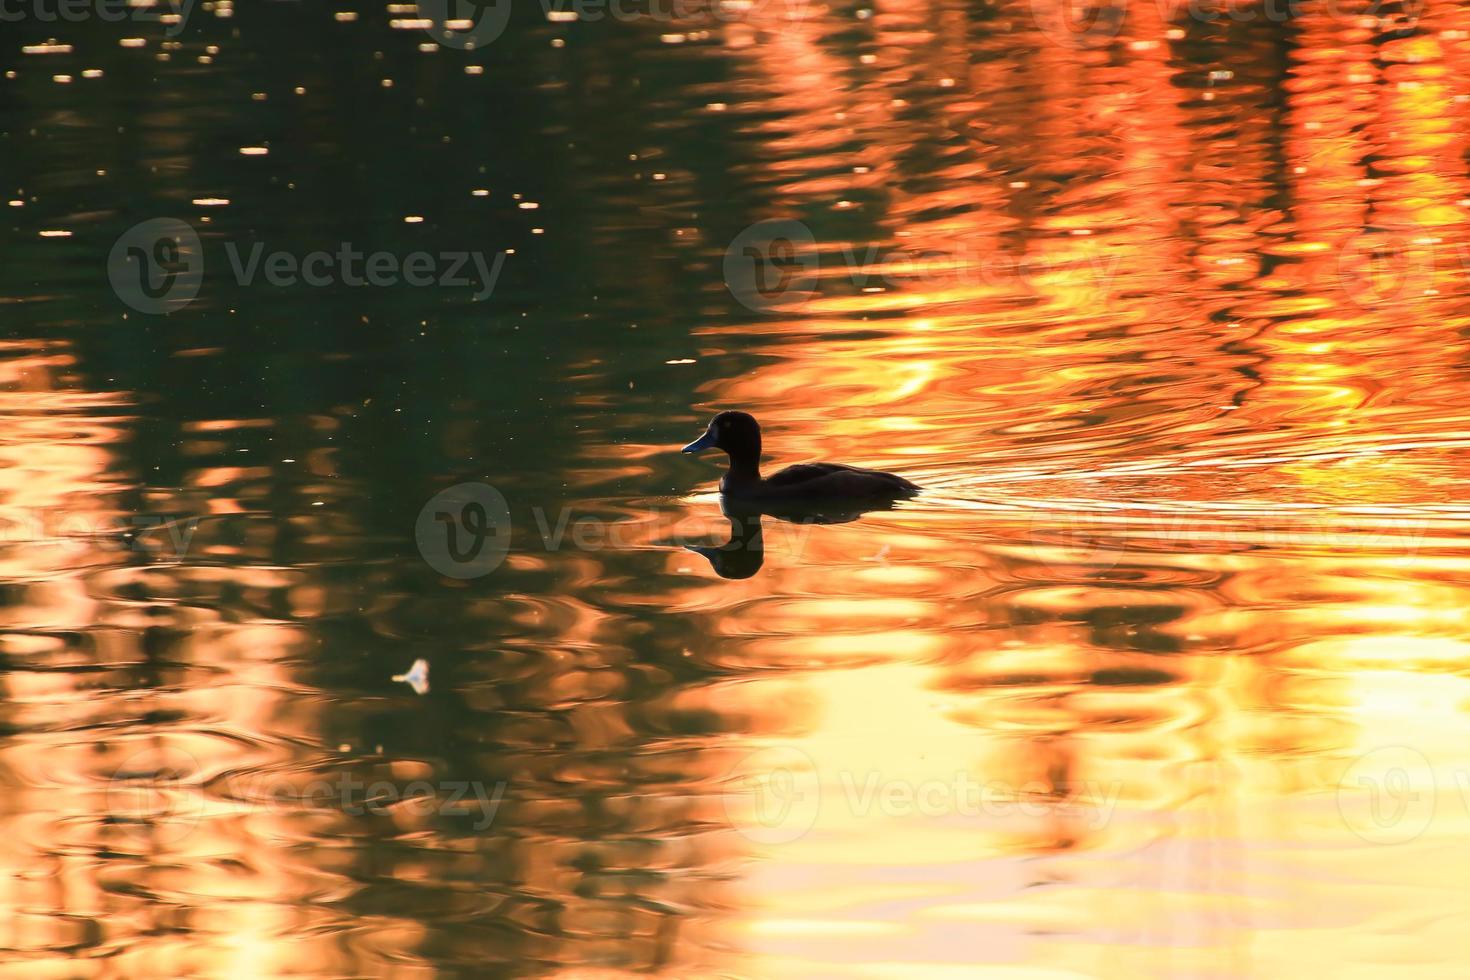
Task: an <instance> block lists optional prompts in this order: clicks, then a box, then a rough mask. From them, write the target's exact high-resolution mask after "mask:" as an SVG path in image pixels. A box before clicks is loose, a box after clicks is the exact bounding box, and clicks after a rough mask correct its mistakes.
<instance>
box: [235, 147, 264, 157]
mask: <svg viewBox="0 0 1470 980" xmlns="http://www.w3.org/2000/svg"><path fill="white" fill-rule="evenodd" d="M269 152H270V148H269V147H265V146H242V147H240V155H241V156H242V157H263V156H265V155H266V154H267V153H269Z"/></svg>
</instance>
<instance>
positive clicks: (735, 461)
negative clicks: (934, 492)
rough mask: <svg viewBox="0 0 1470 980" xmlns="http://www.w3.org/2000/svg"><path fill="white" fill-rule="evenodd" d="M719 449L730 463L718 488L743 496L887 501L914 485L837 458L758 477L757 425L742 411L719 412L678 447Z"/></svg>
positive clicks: (808, 500)
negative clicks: (831, 461) (685, 443)
mask: <svg viewBox="0 0 1470 980" xmlns="http://www.w3.org/2000/svg"><path fill="white" fill-rule="evenodd" d="M711 448H713V449H723V450H724V451H725V454H726V455H727V456H729V458H730V468H729V469H728V470H727V471H726V472H725V475H724V477H722V478H721V480H720V493H721V494H723V495H725V496H726V497H730V498H733V499H737V500H743V501H783V502H792V503H800V504H807V505H811V504H816V505H820V504H823V503H830V502H836V501H855V500H862V501H875V502H891V501H894V500H901V499H904V498H907V497H912V496H914V495H915V494H917V493H918V492H919V491H920V487H919V486H917V485H916V484H914V483H911V482H909V481H908V480H905V479H904V478H903V477H901V476H898V475H896V474H893V473H884V472H883V471H882V470H865V469H861V468H859V467H856V466H846V465H844V464H842V463H797V464H796V465H795V466H788V467H786V468H785V469H784V470H780V471H778V472H776V473H773V474H771V475H770V476H768V477H762V476H761V472H760V463H761V427H760V423H758V422H756V420H755V417H754V416H752V415H750V414H749V413H747V412H735V411H728V412H721V413H719V414H718V415H716V416H715V417H714V418H712V419H710V423H709V426H708V427H707V428H706V429H705V430H704V435H702V436H700V437H699V438H698V439H695V440H694V441H693V442H691V443H690V444H689V445H687V446H685V447H684V449H683V452H686V453H698V452H703V451H704V450H706V449H711Z"/></svg>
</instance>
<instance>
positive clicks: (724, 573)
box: [684, 496, 893, 579]
mask: <svg viewBox="0 0 1470 980" xmlns="http://www.w3.org/2000/svg"><path fill="white" fill-rule="evenodd" d="M892 506H893V505H892V503H891V502H883V501H876V502H867V503H865V504H864V505H862V507H861V508H860V509H859V508H857V507H856V506H853V507H849V508H847V509H834V508H832V507H825V508H820V509H819V508H815V507H807V508H800V507H795V506H792V505H786V506H781V507H773V506H771V505H766V506H756V505H755V504H752V503H749V502H747V501H738V500H732V499H731V498H729V497H724V496H722V497H721V498H720V513H722V514H724V515H725V517H727V518H729V520H730V538H729V540H727V541H726V542H725V543H724V544H720V545H692V544H689V545H685V546H684V547H685V548H687V549H689V550H690V551H692V552H694V553H695V554H699V555H703V556H704V557H705V558H706V559H708V560H709V563H710V567H711V568H713V569H714V570H715V574H716V575H718V576H720V577H721V578H729V579H739V578H750V577H751V576H752V575H754V574H755V573H756V572H758V571H760V570H761V565H763V564H764V563H765V558H766V543H765V534H764V528H763V527H762V525H761V519H762V518H763V517H772V518H775V519H776V520H781V521H786V522H787V523H790V524H808V525H810V524H846V523H847V522H849V521H855V520H857V519H858V518H859V517H862V516H863V515H864V514H866V513H868V512H869V511H872V510H890V509H892ZM886 553H887V546H886V545H885V546H883V548H881V549H880V553H879V557H880V558H881V556H882V555H885V554H886Z"/></svg>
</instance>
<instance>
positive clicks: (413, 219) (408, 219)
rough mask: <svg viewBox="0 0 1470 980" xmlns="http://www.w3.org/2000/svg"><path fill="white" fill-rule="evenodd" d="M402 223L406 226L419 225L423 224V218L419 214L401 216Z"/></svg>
mask: <svg viewBox="0 0 1470 980" xmlns="http://www.w3.org/2000/svg"><path fill="white" fill-rule="evenodd" d="M403 223H404V224H406V225H421V224H423V223H424V216H423V215H421V214H405V215H404V216H403Z"/></svg>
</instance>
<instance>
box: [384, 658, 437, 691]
mask: <svg viewBox="0 0 1470 980" xmlns="http://www.w3.org/2000/svg"><path fill="white" fill-rule="evenodd" d="M393 679H394V680H395V681H399V682H400V683H403V684H407V685H408V686H409V687H411V688H413V693H415V694H427V693H429V662H428V661H427V660H425V659H424V658H423V657H420V658H419V659H417V660H415V661H414V662H413V666H412V667H410V668H408V673H406V674H394V675H393Z"/></svg>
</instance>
